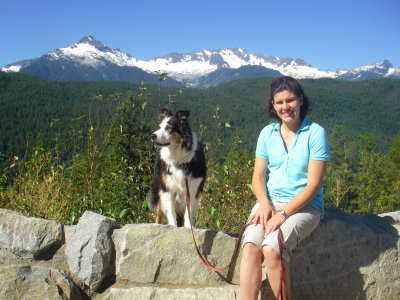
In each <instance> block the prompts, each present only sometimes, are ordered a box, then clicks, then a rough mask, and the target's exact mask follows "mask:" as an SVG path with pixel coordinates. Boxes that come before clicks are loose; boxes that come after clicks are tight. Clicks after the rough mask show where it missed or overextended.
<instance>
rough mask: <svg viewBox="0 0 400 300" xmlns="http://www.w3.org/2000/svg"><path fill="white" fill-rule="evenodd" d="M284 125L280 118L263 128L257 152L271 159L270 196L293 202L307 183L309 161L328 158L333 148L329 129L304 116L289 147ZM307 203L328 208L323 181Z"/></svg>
mask: <svg viewBox="0 0 400 300" xmlns="http://www.w3.org/2000/svg"><path fill="white" fill-rule="evenodd" d="M280 125H281V122H280V121H278V122H275V123H272V124H270V125H267V126H266V127H264V128H263V130H262V131H261V133H260V136H259V138H258V141H257V148H256V156H257V157H259V158H262V159H265V160H266V161H267V174H268V176H267V179H266V190H267V196H268V197H269V198H270V199H273V200H275V201H278V202H290V201H291V200H292V199H293V198H294V197H295V196H296V195H297V194H298V193H300V191H301V190H302V189H303V188H304V187H305V186H306V185H307V173H308V162H309V161H310V160H323V161H328V160H329V157H330V148H329V144H328V138H327V136H326V132H325V129H324V128H323V127H321V126H320V125H318V124H317V123H313V122H311V121H309V120H307V119H304V120H303V122H302V123H301V125H300V128H299V130H298V131H297V132H296V134H295V135H294V137H293V139H292V142H291V144H290V147H289V149H288V150H286V148H285V144H284V142H283V139H282V136H281V134H280V130H279V128H280ZM307 205H310V206H311V207H314V208H316V209H319V210H321V211H323V210H324V201H323V187H322V184H321V188H320V189H319V191H318V193H317V194H316V195H315V196H314V198H312V199H311V200H310V202H309V203H308V204H307Z"/></svg>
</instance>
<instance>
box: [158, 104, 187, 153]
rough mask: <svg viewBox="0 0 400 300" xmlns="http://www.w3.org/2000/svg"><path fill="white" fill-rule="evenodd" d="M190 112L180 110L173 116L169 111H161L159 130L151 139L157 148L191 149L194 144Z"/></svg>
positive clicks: (164, 109)
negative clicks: (190, 125) (175, 146)
mask: <svg viewBox="0 0 400 300" xmlns="http://www.w3.org/2000/svg"><path fill="white" fill-rule="evenodd" d="M189 114H190V113H189V111H187V110H180V111H178V112H177V113H176V114H175V115H173V114H172V113H171V112H170V111H169V110H168V109H166V108H163V109H161V115H160V123H159V126H158V130H156V131H154V132H153V133H152V135H151V139H152V140H153V142H154V144H155V145H156V146H157V147H168V146H170V145H180V146H181V147H182V148H185V149H188V150H189V149H191V148H192V144H193V136H192V131H191V129H190V127H189V122H188V117H189Z"/></svg>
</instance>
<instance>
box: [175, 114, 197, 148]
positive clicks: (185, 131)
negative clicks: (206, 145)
mask: <svg viewBox="0 0 400 300" xmlns="http://www.w3.org/2000/svg"><path fill="white" fill-rule="evenodd" d="M189 115H190V112H189V111H188V110H180V111H178V112H177V113H176V114H175V116H176V118H177V119H178V121H179V122H178V123H179V129H180V130H181V132H182V135H183V141H182V145H181V147H182V148H186V149H188V150H189V149H191V148H192V145H193V137H192V131H191V130H190V126H189V122H188V117H189Z"/></svg>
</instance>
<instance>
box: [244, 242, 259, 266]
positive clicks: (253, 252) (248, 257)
mask: <svg viewBox="0 0 400 300" xmlns="http://www.w3.org/2000/svg"><path fill="white" fill-rule="evenodd" d="M242 261H245V262H260V263H261V251H260V249H258V247H257V246H256V245H254V244H253V243H246V244H245V245H244V246H243V249H242Z"/></svg>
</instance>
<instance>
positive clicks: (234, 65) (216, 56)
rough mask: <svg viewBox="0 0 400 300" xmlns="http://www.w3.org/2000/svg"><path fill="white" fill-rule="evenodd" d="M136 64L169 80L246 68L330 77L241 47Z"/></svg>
mask: <svg viewBox="0 0 400 300" xmlns="http://www.w3.org/2000/svg"><path fill="white" fill-rule="evenodd" d="M137 65H138V66H139V67H140V68H142V69H143V70H146V71H149V72H154V71H156V70H162V71H163V72H167V73H168V74H169V75H170V76H171V77H173V78H178V79H184V80H189V81H190V80H193V79H197V78H199V77H201V76H204V75H207V74H209V73H211V72H214V71H216V70H218V69H221V68H228V69H229V68H230V69H238V68H240V67H243V66H248V65H252V66H261V67H264V68H267V69H271V70H275V71H278V72H280V73H281V74H284V75H290V76H295V77H297V78H321V77H333V76H334V73H332V72H323V71H319V70H318V69H317V68H314V67H312V66H310V65H308V64H307V63H306V62H305V61H304V60H302V59H299V58H297V59H292V58H279V57H272V56H264V55H262V54H257V53H247V52H246V51H245V50H243V49H241V48H235V49H222V50H203V51H200V52H195V53H189V54H179V53H171V54H168V55H166V56H163V57H158V58H154V59H151V60H150V61H138V62H137Z"/></svg>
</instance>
